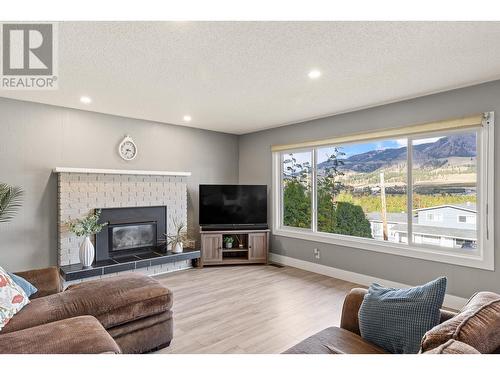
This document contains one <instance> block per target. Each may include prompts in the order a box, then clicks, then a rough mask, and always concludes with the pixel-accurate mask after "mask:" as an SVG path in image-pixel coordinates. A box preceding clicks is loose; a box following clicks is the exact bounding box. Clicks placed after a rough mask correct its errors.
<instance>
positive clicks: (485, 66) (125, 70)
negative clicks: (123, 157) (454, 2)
mask: <svg viewBox="0 0 500 375" xmlns="http://www.w3.org/2000/svg"><path fill="white" fill-rule="evenodd" d="M313 68H314V69H319V70H320V71H321V72H322V76H321V78H319V79H317V80H311V79H309V78H308V76H307V73H308V72H309V71H310V70H311V69H313ZM498 78H500V22H482V23H481V22H189V21H188V22H64V23H61V24H60V25H59V89H58V90H55V91H6V90H0V96H4V97H9V98H15V99H22V100H29V101H34V102H40V103H47V104H54V105H59V106H64V107H70V108H79V109H84V110H90V111H96V112H102V113H108V114H114V115H120V116H127V117H133V118H139V119H147V120H153V121H159V122H165V123H172V124H179V125H188V126H192V127H197V128H204V129H211V130H217V131H223V132H228V133H235V134H244V133H249V132H253V131H257V130H260V129H265V128H270V127H276V126H280V125H284V124H290V123H294V122H299V121H303V120H307V119H311V118H317V117H323V116H326V115H330V114H335V113H340V112H346V111H350V110H354V109H358V108H363V107H368V106H373V105H377V104H382V103H387V102H392V101H397V100H402V99H405V98H410V97H416V96H421V95H425V94H428V93H433V92H438V91H444V90H449V89H452V88H457V87H462V86H467V85H471V84H475V83H480V82H485V81H490V80H493V79H498ZM82 95H88V96H90V97H91V98H92V103H91V104H90V105H84V104H82V103H80V101H79V98H80V96H82ZM186 114H189V115H190V116H191V117H192V121H191V122H190V123H189V124H186V123H185V122H184V121H183V116H184V115H186Z"/></svg>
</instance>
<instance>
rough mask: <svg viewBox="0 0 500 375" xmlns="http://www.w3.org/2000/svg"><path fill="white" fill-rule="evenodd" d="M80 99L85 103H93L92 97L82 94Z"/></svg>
mask: <svg viewBox="0 0 500 375" xmlns="http://www.w3.org/2000/svg"><path fill="white" fill-rule="evenodd" d="M80 101H81V102H82V103H83V104H90V103H92V99H90V98H89V97H88V96H82V97H81V98H80Z"/></svg>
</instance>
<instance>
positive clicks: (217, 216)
mask: <svg viewBox="0 0 500 375" xmlns="http://www.w3.org/2000/svg"><path fill="white" fill-rule="evenodd" d="M199 222H200V225H211V226H214V225H221V226H227V225H266V224H267V186H266V185H200V221H199Z"/></svg>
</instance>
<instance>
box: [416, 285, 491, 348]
mask: <svg viewBox="0 0 500 375" xmlns="http://www.w3.org/2000/svg"><path fill="white" fill-rule="evenodd" d="M450 339H454V340H457V341H461V342H464V343H466V344H468V345H470V346H472V347H473V348H475V349H476V350H478V351H479V352H481V353H492V352H494V351H495V350H496V349H497V348H498V347H500V295H498V294H496V293H491V292H480V293H477V294H476V295H474V296H473V297H472V298H471V299H470V300H469V302H468V303H467V304H466V305H465V306H464V307H463V308H462V310H461V311H460V313H459V314H457V315H456V316H455V317H453V318H451V319H449V320H447V321H445V322H443V323H441V324H440V325H438V326H436V327H434V328H433V329H431V330H430V331H428V332H427V333H426V334H425V336H424V338H423V339H422V343H421V351H422V352H426V351H428V350H431V349H434V348H436V347H438V346H440V345H442V344H444V343H446V342H447V341H448V340H450Z"/></svg>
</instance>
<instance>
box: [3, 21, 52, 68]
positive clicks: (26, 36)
mask: <svg viewBox="0 0 500 375" xmlns="http://www.w3.org/2000/svg"><path fill="white" fill-rule="evenodd" d="M2 35H3V37H2V42H3V43H2V44H3V59H2V65H3V75H15V76H26V75H37V76H41V75H52V70H53V43H52V42H53V32H52V25H51V24H4V25H2Z"/></svg>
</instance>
